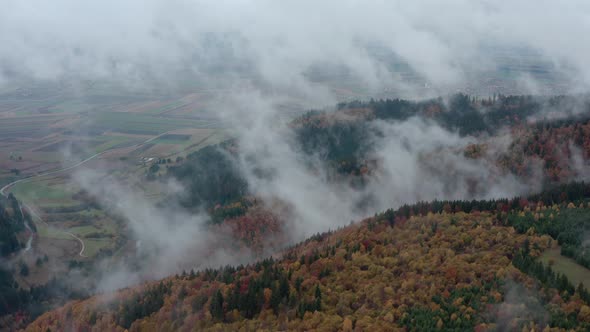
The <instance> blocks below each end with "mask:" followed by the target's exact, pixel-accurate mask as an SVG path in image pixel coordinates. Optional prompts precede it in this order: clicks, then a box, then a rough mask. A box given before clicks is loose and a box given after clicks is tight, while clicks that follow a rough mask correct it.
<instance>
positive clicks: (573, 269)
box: [540, 248, 590, 288]
mask: <svg viewBox="0 0 590 332" xmlns="http://www.w3.org/2000/svg"><path fill="white" fill-rule="evenodd" d="M560 252H561V249H560V248H554V249H548V250H545V252H543V254H542V255H541V257H540V259H541V261H542V262H543V264H549V265H551V267H552V268H553V270H555V271H556V272H559V273H561V274H565V276H566V277H568V279H569V280H570V281H571V282H572V284H573V285H574V286H578V284H580V282H581V283H583V284H584V286H585V287H586V288H588V287H590V270H588V269H587V268H585V267H583V266H581V265H579V264H578V263H576V261H574V260H573V259H571V258H568V257H564V256H562V255H561V254H560ZM550 262H552V264H551V263H550Z"/></svg>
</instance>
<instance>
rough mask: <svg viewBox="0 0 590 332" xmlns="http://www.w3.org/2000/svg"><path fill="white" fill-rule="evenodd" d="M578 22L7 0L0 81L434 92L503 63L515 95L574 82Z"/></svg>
mask: <svg viewBox="0 0 590 332" xmlns="http://www.w3.org/2000/svg"><path fill="white" fill-rule="evenodd" d="M589 28H590V4H589V3H588V2H587V1H583V0H575V1H568V2H566V3H562V2H555V1H546V0H542V1H532V0H517V1H511V2H510V3H505V2H493V1H469V0H453V1H445V2H444V3H443V2H439V1H415V2H411V3H408V2H402V1H368V2H367V1H358V0H345V1H333V0H329V1H321V2H317V1H311V0H297V1H294V0H287V1H281V2H276V1H271V0H257V1H251V0H240V1H227V0H226V1H203V0H197V1H186V0H169V1H159V0H131V1H125V2H121V1H115V0H105V1H100V2H96V3H87V2H79V1H75V0H56V1H51V2H47V1H42V0H30V1H19V0H7V1H4V2H3V4H2V10H1V11H0V45H2V47H0V82H2V83H3V84H4V85H7V84H8V85H10V84H13V83H14V82H18V81H19V80H21V79H34V80H49V81H56V80H71V79H74V80H76V79H81V80H107V81H115V82H119V83H124V84H125V85H128V86H143V85H152V84H161V85H170V86H175V85H178V84H180V82H184V83H187V82H191V84H194V85H203V84H205V85H208V86H224V87H232V86H236V85H242V84H246V85H255V86H257V87H262V88H264V89H269V90H272V91H274V92H276V91H279V92H281V91H282V92H291V93H293V92H298V93H308V94H312V95H313V92H314V90H315V89H313V87H312V86H310V84H309V83H310V82H313V81H317V80H322V79H321V77H324V79H325V77H328V78H329V80H331V81H338V80H339V79H341V78H342V75H345V76H347V77H352V78H354V79H355V80H356V81H357V82H358V83H359V84H362V86H364V87H367V88H368V89H369V90H371V91H381V90H389V89H401V88H403V87H404V86H407V85H408V84H410V85H411V84H414V83H416V84H417V85H419V86H423V85H427V86H429V87H432V88H433V89H434V92H435V93H436V92H449V91H455V90H456V89H465V88H466V87H469V86H472V85H473V84H474V82H473V79H475V78H477V79H481V77H480V75H481V74H482V73H489V72H490V71H493V72H497V71H498V70H499V71H502V70H504V71H505V70H507V67H511V68H512V69H514V68H516V69H517V71H516V74H517V75H520V76H521V78H520V79H521V81H522V82H525V84H524V85H525V87H524V88H525V89H533V90H534V89H538V86H539V84H542V83H543V77H544V76H543V75H545V74H546V73H547V72H549V73H558V74H559V75H558V76H559V77H562V78H563V76H565V75H567V77H568V79H567V83H568V84H567V86H566V87H564V88H566V89H568V90H580V89H582V90H584V89H587V87H588V84H589V83H590V69H589V68H588V67H587V66H586V65H585V62H586V59H588V57H589V56H590V45H588V43H583V42H581V40H580V37H581V36H582V35H583V32H584V31H588V30H589ZM523 68H524V70H522V71H519V70H521V69H523ZM537 74H539V75H537ZM531 75H532V76H531ZM408 76H410V77H411V78H412V79H408ZM318 77H320V78H318ZM196 82H199V83H196ZM490 84H491V83H490ZM564 84H565V83H564ZM414 88H415V86H414Z"/></svg>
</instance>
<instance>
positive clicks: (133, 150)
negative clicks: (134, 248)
mask: <svg viewBox="0 0 590 332" xmlns="http://www.w3.org/2000/svg"><path fill="white" fill-rule="evenodd" d="M76 89H81V90H82V91H83V92H84V93H81V94H79V95H80V96H83V97H78V95H75V96H73V95H72V94H70V93H69V92H68V87H60V86H58V87H55V86H36V87H32V88H29V89H13V90H5V91H2V92H0V184H1V185H2V186H4V185H6V184H9V183H11V182H12V181H16V180H18V179H23V178H29V177H30V179H27V180H24V181H22V182H19V183H17V184H15V185H13V186H11V187H10V188H8V189H7V192H12V193H13V194H14V195H15V196H16V197H17V198H18V199H19V200H21V201H22V202H23V203H24V204H26V206H28V207H30V208H31V209H33V213H34V218H33V219H34V222H35V226H36V227H37V236H36V239H35V240H34V241H33V249H34V251H35V252H37V253H44V252H47V253H49V256H52V257H50V261H51V260H52V259H57V260H61V261H63V262H67V261H68V260H82V261H85V260H93V259H94V258H95V257H98V256H97V255H99V254H101V253H103V254H104V253H108V254H109V255H110V254H115V255H116V253H117V252H121V250H122V248H125V243H124V239H125V238H126V234H125V232H126V230H125V226H124V224H123V223H121V221H120V220H116V219H117V217H114V216H112V215H110V214H108V213H107V212H106V211H103V210H102V209H101V207H100V204H98V203H97V202H92V198H90V197H88V196H87V195H85V194H83V193H82V192H83V191H82V190H81V188H80V187H79V186H77V185H76V184H75V183H74V182H73V181H72V178H71V174H72V172H73V171H74V170H73V169H71V168H72V167H75V168H89V169H94V168H96V169H101V170H103V171H105V172H107V173H108V174H110V175H111V176H114V177H116V178H119V179H125V180H126V181H127V182H128V183H129V185H130V186H131V187H132V188H134V190H136V191H138V192H140V193H143V194H144V195H145V196H146V197H148V198H150V199H153V200H154V201H157V200H158V199H159V197H161V193H160V190H161V189H160V188H159V187H158V186H157V185H156V184H155V183H153V182H150V181H146V172H147V170H148V168H149V167H150V166H151V165H152V164H153V163H155V162H158V161H160V160H162V159H165V160H167V161H168V159H169V160H170V164H173V163H175V162H176V161H177V158H179V157H180V158H179V159H178V160H182V158H183V157H185V156H186V155H188V154H189V153H191V152H193V151H195V150H198V149H200V148H202V147H204V146H207V145H209V144H215V143H218V142H219V141H221V140H223V139H225V138H226V137H227V135H226V133H225V132H223V131H222V130H220V128H221V124H220V123H219V122H218V121H216V120H214V119H213V118H212V117H211V116H209V115H207V114H206V112H205V111H204V109H205V108H207V104H208V100H211V99H212V98H216V96H218V95H219V94H220V93H222V92H219V91H215V92H199V93H194V92H190V93H188V94H187V95H184V96H183V95H180V96H166V97H161V96H159V95H158V93H152V94H142V93H136V94H133V93H129V92H120V93H119V92H117V91H118V90H117V89H114V88H113V87H111V86H108V85H93V84H88V85H83V86H81V87H76ZM74 128H75V129H74ZM62 170H63V171H62ZM165 172H166V167H165V166H163V167H161V173H162V174H164V173H165ZM45 174H47V175H45ZM80 241H82V242H83V243H84V252H83V254H82V255H80V250H81V244H80ZM125 250H127V249H125ZM125 250H123V251H125ZM31 263H34V262H31ZM29 265H31V264H29ZM66 265H67V264H66ZM52 269H56V270H59V268H56V267H55V266H53V267H52ZM46 272H48V271H46V270H44V268H39V267H35V268H33V269H32V273H31V278H29V279H27V280H22V281H23V284H24V285H26V284H27V282H33V283H36V282H37V281H39V280H41V279H43V278H42V276H43V275H44V273H46ZM37 279H39V280H37Z"/></svg>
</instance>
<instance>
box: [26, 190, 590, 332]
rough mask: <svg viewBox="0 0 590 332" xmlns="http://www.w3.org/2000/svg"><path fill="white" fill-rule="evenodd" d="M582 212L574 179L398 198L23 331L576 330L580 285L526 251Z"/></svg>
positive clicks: (575, 229)
mask: <svg viewBox="0 0 590 332" xmlns="http://www.w3.org/2000/svg"><path fill="white" fill-rule="evenodd" d="M582 216H586V218H583V217H582ZM588 217H590V186H588V185H586V184H583V183H574V184H571V185H564V186H559V187H555V188H553V189H551V190H548V191H545V192H543V193H541V194H539V195H535V196H531V197H528V198H514V199H501V200H492V201H435V202H422V203H417V204H413V205H405V206H403V207H401V208H399V209H397V210H388V211H385V212H383V213H380V214H376V215H375V216H374V217H371V218H368V219H366V220H363V221H362V222H360V223H356V224H352V225H350V226H347V227H344V228H341V229H338V230H335V231H331V232H327V233H322V234H317V235H315V236H313V237H311V238H309V239H308V240H306V241H305V242H303V243H301V244H299V245H296V246H294V247H292V248H290V249H287V250H286V251H285V252H283V253H282V254H281V255H280V256H277V257H275V258H268V259H265V260H262V261H260V262H258V263H255V264H251V265H248V266H237V267H229V266H228V267H224V268H220V269H214V270H204V271H196V272H195V271H190V272H185V273H182V274H181V275H177V276H175V277H171V278H167V279H165V280H162V281H158V282H151V283H146V284H144V285H142V286H139V287H136V288H131V289H126V290H122V291H120V292H118V293H117V294H115V295H109V294H105V295H104V296H102V295H101V296H96V297H93V298H90V299H88V300H84V301H76V302H70V303H69V304H67V305H66V306H65V307H63V308H61V309H59V310H56V311H53V312H50V313H47V314H44V315H42V316H41V317H40V318H39V319H37V320H36V321H35V322H34V323H33V324H31V325H30V326H29V327H28V328H27V330H28V331H49V330H50V331H61V330H68V329H72V330H94V331H106V330H111V331H117V330H118V331H123V330H124V329H129V330H130V331H151V330H160V331H177V330H181V331H184V330H186V331H189V330H194V329H199V330H240V329H243V330H256V329H262V330H270V331H275V330H301V331H303V330H310V329H316V330H326V331H332V330H344V331H353V330H355V331H363V330H371V329H372V330H379V331H388V330H390V331H396V330H399V331H403V330H406V331H407V330H410V331H424V330H440V331H456V330H476V331H487V330H507V329H508V330H521V329H525V330H527V331H532V330H537V331H538V330H543V329H547V328H549V330H552V331H553V330H554V331H562V330H575V331H586V330H588V329H589V328H590V294H589V293H588V291H587V290H586V288H585V287H584V286H583V285H573V284H572V283H571V282H570V281H569V280H568V278H567V277H566V276H564V275H562V274H560V273H558V272H556V271H555V270H553V269H552V267H551V266H549V265H543V264H542V263H540V262H539V260H538V259H537V257H539V256H540V254H541V253H542V252H543V251H544V250H545V249H547V248H551V247H555V246H557V245H558V243H560V244H561V245H562V246H563V248H566V247H567V246H568V245H569V244H572V243H575V241H577V240H576V239H575V236H574V235H572V234H580V231H581V230H586V229H588V228H590V222H588V220H590V218H588ZM548 225H553V226H550V227H549V226H548ZM568 234H569V235H568ZM568 236H569V237H568ZM572 236H573V237H574V238H573V239H571V238H570V237H572Z"/></svg>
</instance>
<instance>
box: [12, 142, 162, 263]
mask: <svg viewBox="0 0 590 332" xmlns="http://www.w3.org/2000/svg"><path fill="white" fill-rule="evenodd" d="M167 133H169V132H168V131H167V132H164V133H161V134H159V135H157V136H154V137H152V138H149V139H147V140H145V141H143V142H140V143H137V144H136V145H135V146H134V147H135V148H139V147H141V146H142V145H145V144H147V143H149V142H151V141H153V140H155V139H157V138H159V137H160V136H162V135H165V134H167ZM112 150H113V149H108V150H104V151H102V152H99V153H96V154H94V155H92V156H90V157H88V158H86V159H84V160H82V161H80V162H78V163H76V164H74V165H71V166H68V167H64V168H60V169H57V170H53V171H47V172H43V173H39V174H34V175H30V176H27V177H24V178H22V179H19V180H16V181H13V182H10V183H9V184H7V185H5V186H4V187H2V188H0V195H2V196H4V197H8V194H7V193H6V190H8V189H10V187H12V186H14V185H16V184H17V183H21V182H24V181H30V180H33V179H35V178H40V177H43V176H47V175H52V174H57V173H62V172H67V171H69V170H72V169H74V168H76V167H79V166H81V165H83V164H85V163H87V162H89V161H90V160H92V159H94V158H96V157H99V156H101V155H103V154H105V153H107V152H109V151H112ZM21 205H22V206H24V207H25V208H27V210H29V211H30V213H31V215H33V217H35V218H36V219H37V220H39V221H40V222H42V223H43V224H44V225H45V226H46V227H48V228H53V227H52V226H50V225H49V224H48V223H47V222H46V221H45V220H43V218H41V216H39V214H37V213H36V212H35V210H33V209H32V208H31V207H30V206H28V205H27V204H26V203H25V202H24V201H22V200H21V203H20V204H19V207H20V208H21V213H22V206H21ZM25 224H26V223H25ZM27 228H29V229H30V227H29V225H27ZM53 229H56V228H53ZM56 230H57V231H59V232H61V233H63V234H67V235H68V236H71V237H72V238H74V239H75V240H77V241H78V242H80V246H81V249H80V253H79V254H78V255H79V256H80V257H84V258H86V257H88V256H86V255H84V250H85V249H86V245H85V244H84V241H83V240H82V239H81V238H79V237H78V236H76V234H74V233H72V232H68V231H64V230H60V229H56ZM31 241H32V237H31V238H30V239H29V241H28V242H27V248H26V249H25V251H28V250H29V249H30V247H31Z"/></svg>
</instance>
